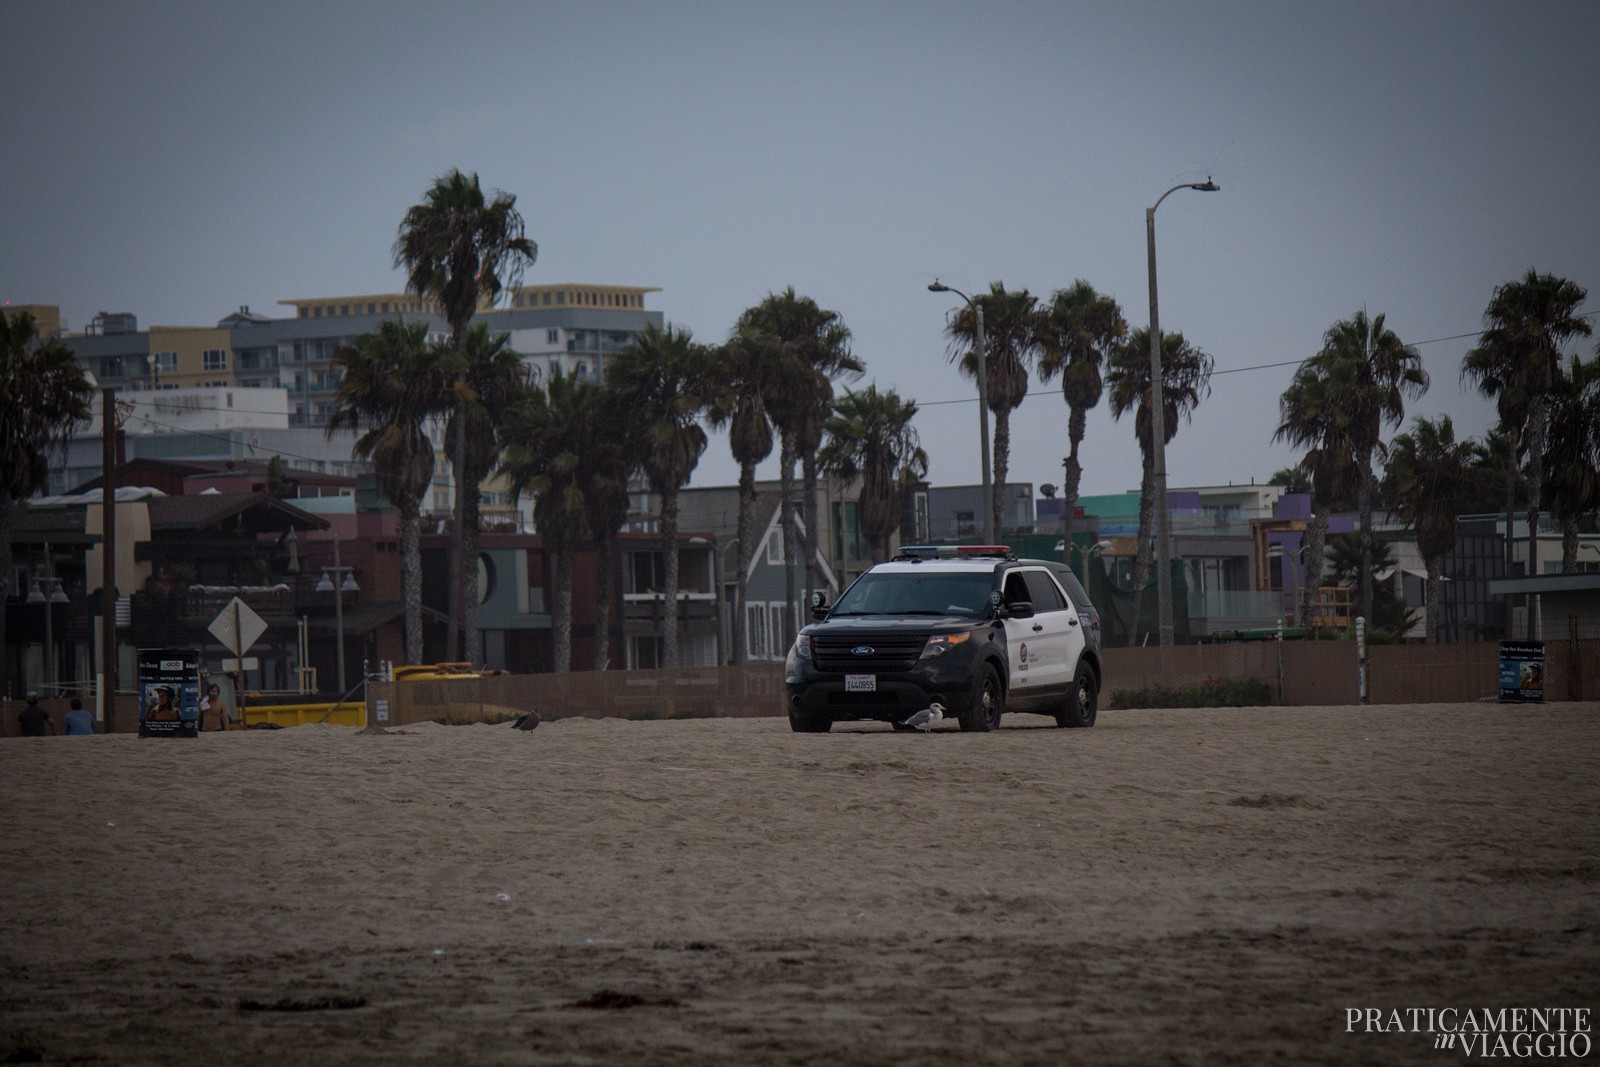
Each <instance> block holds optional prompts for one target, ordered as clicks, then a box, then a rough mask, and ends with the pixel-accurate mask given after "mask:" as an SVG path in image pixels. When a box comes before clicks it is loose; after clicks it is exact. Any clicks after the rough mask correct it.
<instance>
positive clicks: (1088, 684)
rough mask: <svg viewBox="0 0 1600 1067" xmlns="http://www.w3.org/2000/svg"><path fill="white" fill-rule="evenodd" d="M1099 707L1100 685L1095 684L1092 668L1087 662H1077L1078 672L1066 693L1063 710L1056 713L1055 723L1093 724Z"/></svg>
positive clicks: (1074, 725) (1058, 724)
mask: <svg viewBox="0 0 1600 1067" xmlns="http://www.w3.org/2000/svg"><path fill="white" fill-rule="evenodd" d="M1099 707H1100V687H1099V686H1098V685H1096V684H1095V680H1094V670H1093V668H1091V667H1090V666H1089V665H1088V664H1087V663H1081V662H1080V663H1079V664H1078V674H1077V676H1076V677H1075V678H1073V679H1072V689H1071V690H1070V691H1068V693H1067V707H1066V710H1065V711H1062V712H1059V713H1057V715H1056V725H1057V726H1061V727H1079V726H1093V725H1094V717H1095V712H1096V711H1097V710H1098V709H1099Z"/></svg>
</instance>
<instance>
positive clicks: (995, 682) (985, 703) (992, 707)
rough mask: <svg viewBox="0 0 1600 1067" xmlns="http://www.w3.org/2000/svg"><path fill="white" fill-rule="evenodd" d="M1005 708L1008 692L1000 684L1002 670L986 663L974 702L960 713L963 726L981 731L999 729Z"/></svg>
mask: <svg viewBox="0 0 1600 1067" xmlns="http://www.w3.org/2000/svg"><path fill="white" fill-rule="evenodd" d="M1005 709H1006V694H1005V690H1004V689H1003V688H1002V687H1001V685H1000V672H999V671H997V670H995V667H994V664H992V663H985V664H984V665H983V670H982V671H980V672H979V674H978V684H977V686H976V687H975V688H974V690H973V694H972V702H971V703H970V704H969V705H968V706H967V710H966V711H963V712H962V713H961V715H960V722H961V728H962V729H963V730H977V731H980V732H983V731H988V730H998V729H1000V716H1001V715H1002V714H1003V713H1004V712H1005Z"/></svg>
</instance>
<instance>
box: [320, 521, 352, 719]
mask: <svg viewBox="0 0 1600 1067" xmlns="http://www.w3.org/2000/svg"><path fill="white" fill-rule="evenodd" d="M360 591H361V587H360V586H359V585H357V584H356V576H355V568H354V567H345V566H343V565H341V564H340V562H339V539H338V538H337V537H335V538H334V539H333V566H331V567H324V568H322V580H321V581H320V582H318V583H317V592H319V593H332V594H334V599H333V625H334V629H336V630H338V632H339V653H338V661H337V662H338V664H339V699H340V700H343V699H344V695H345V692H346V690H345V687H344V595H345V594H346V593H359V592H360Z"/></svg>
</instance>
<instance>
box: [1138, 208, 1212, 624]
mask: <svg viewBox="0 0 1600 1067" xmlns="http://www.w3.org/2000/svg"><path fill="white" fill-rule="evenodd" d="M1220 188H1222V186H1220V185H1218V184H1217V183H1216V182H1214V181H1212V180H1211V179H1210V178H1207V179H1206V180H1205V181H1203V182H1184V183H1182V184H1181V185H1174V186H1173V187H1172V188H1171V189H1168V190H1167V191H1166V192H1164V193H1162V194H1161V199H1160V200H1157V201H1156V202H1155V206H1154V207H1149V208H1146V209H1145V212H1144V230H1145V239H1146V241H1147V242H1148V244H1149V249H1150V446H1151V463H1150V465H1151V467H1152V468H1153V471H1152V473H1153V474H1154V481H1155V497H1156V499H1155V512H1156V597H1157V599H1158V600H1159V602H1160V620H1161V621H1160V638H1161V640H1160V644H1161V646H1162V647H1163V648H1165V647H1167V646H1169V645H1171V644H1172V544H1171V540H1170V533H1171V531H1170V525H1171V523H1170V522H1169V516H1168V515H1167V410H1166V409H1167V400H1166V396H1165V395H1164V390H1163V388H1162V384H1163V383H1162V381H1161V313H1160V311H1159V309H1158V307H1157V304H1156V208H1158V207H1160V206H1161V201H1162V200H1165V199H1166V198H1167V197H1169V196H1171V195H1172V194H1173V193H1175V192H1177V191H1178V190H1179V189H1198V190H1199V191H1200V192H1202V193H1214V192H1216V191H1217V190H1218V189H1220ZM1135 625H1136V626H1137V620H1135Z"/></svg>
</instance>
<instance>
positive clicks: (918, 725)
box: [900, 700, 944, 733]
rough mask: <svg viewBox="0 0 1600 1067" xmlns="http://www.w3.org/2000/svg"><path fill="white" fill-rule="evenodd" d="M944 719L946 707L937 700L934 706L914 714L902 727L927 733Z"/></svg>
mask: <svg viewBox="0 0 1600 1067" xmlns="http://www.w3.org/2000/svg"><path fill="white" fill-rule="evenodd" d="M943 719H944V705H943V704H941V703H939V702H938V701H937V700H935V701H934V702H933V703H932V704H929V705H928V706H927V707H925V708H923V709H922V710H921V711H919V712H916V713H915V714H913V715H912V716H911V717H910V718H909V719H906V720H904V721H903V722H901V723H900V725H901V726H909V727H911V728H912V729H913V730H921V731H922V732H923V733H927V732H928V731H929V730H932V729H933V727H934V725H935V724H937V723H939V722H941V721H942V720H943Z"/></svg>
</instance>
